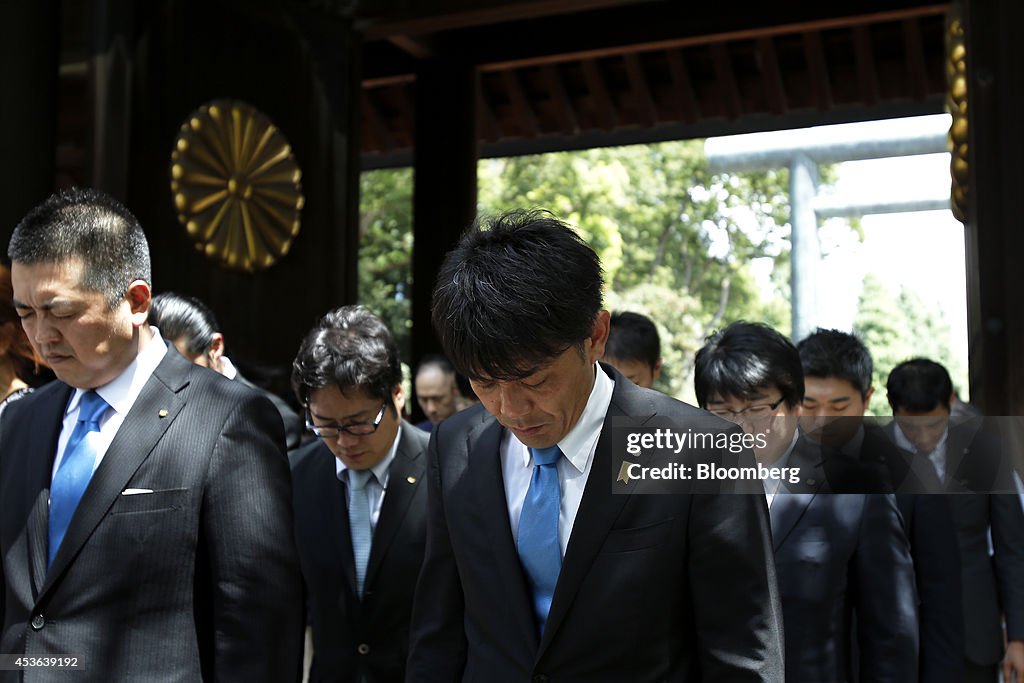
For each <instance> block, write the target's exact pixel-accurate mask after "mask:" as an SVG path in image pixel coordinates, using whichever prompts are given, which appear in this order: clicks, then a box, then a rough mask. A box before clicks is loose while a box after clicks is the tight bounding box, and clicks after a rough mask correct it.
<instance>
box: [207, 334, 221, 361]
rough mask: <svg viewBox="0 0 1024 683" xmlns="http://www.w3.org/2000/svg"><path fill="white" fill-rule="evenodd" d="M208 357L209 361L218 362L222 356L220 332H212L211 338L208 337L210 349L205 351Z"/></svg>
mask: <svg viewBox="0 0 1024 683" xmlns="http://www.w3.org/2000/svg"><path fill="white" fill-rule="evenodd" d="M207 353H208V354H209V356H210V360H212V361H216V362H218V363H219V362H220V359H221V358H222V357H223V356H224V335H223V334H221V333H220V332H214V333H213V336H212V337H210V348H209V350H208V351H207Z"/></svg>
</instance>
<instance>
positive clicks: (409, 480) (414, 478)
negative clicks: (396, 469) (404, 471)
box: [405, 477, 416, 484]
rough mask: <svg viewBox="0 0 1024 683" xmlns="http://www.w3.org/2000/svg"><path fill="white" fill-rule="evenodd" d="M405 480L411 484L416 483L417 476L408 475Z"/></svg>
mask: <svg viewBox="0 0 1024 683" xmlns="http://www.w3.org/2000/svg"><path fill="white" fill-rule="evenodd" d="M405 480H406V481H407V482H409V483H410V484H415V483H416V477H406V478H405Z"/></svg>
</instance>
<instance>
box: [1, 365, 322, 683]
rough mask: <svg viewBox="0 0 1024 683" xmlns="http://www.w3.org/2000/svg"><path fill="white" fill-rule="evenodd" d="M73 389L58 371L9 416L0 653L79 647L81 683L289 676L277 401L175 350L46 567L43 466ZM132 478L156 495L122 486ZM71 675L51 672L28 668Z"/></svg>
mask: <svg viewBox="0 0 1024 683" xmlns="http://www.w3.org/2000/svg"><path fill="white" fill-rule="evenodd" d="M71 392H72V389H71V387H69V386H67V385H66V384H64V383H62V382H53V383H51V384H49V385H47V386H46V387H44V388H42V389H40V390H38V391H36V392H35V393H34V394H33V395H31V396H29V397H27V398H25V399H24V400H22V401H18V402H16V403H14V404H11V406H10V407H9V408H8V410H7V411H6V414H5V415H4V418H3V420H2V422H0V501H2V508H0V509H2V516H0V558H2V575H3V592H2V593H0V608H2V613H3V631H2V634H0V652H4V653H18V654H21V653H24V654H26V655H53V654H72V655H77V656H79V657H81V658H82V659H83V661H84V664H85V668H86V670H85V671H83V672H81V673H79V674H77V675H76V676H75V678H76V680H81V681H103V682H107V681H128V680H161V681H183V682H184V681H188V682H192V681H198V680H202V679H206V680H238V681H268V682H270V681H273V682H274V683H277V682H278V681H286V680H293V679H294V678H295V675H296V673H297V672H298V671H299V667H300V664H301V662H300V655H301V633H302V593H301V576H300V573H299V568H298V562H297V561H296V558H295V546H294V540H293V536H292V523H291V491H290V488H289V477H288V464H287V461H286V459H285V456H284V451H283V449H284V444H283V434H282V432H281V422H280V420H279V419H278V416H277V413H276V412H275V411H274V408H273V406H272V405H271V404H270V402H269V401H267V400H266V399H264V398H262V397H260V396H258V395H256V394H254V393H252V392H251V391H249V390H248V389H246V388H245V387H243V386H242V385H240V384H238V383H236V382H230V381H228V380H227V379H225V378H224V377H221V376H220V375H218V374H217V373H215V372H212V371H210V370H207V369H205V368H201V367H199V366H196V365H193V364H192V363H189V362H188V361H187V360H185V359H184V358H182V357H181V356H180V355H178V353H177V352H176V351H174V350H173V349H171V350H169V351H168V352H167V355H166V356H165V357H164V359H163V361H162V362H161V363H160V365H159V366H158V367H157V368H156V371H155V372H154V373H153V376H152V377H151V378H150V379H149V381H148V382H147V383H146V385H145V386H144V388H143V389H142V393H141V394H139V396H138V398H137V399H136V401H135V404H134V405H133V407H132V409H131V411H130V412H129V413H128V415H127V416H126V417H125V420H124V422H123V424H122V425H121V427H120V428H119V429H118V432H117V435H116V436H115V437H114V440H113V442H112V443H111V444H110V447H109V449H108V450H107V452H106V455H105V456H104V458H103V460H102V462H101V463H100V465H99V467H98V468H97V469H96V472H95V474H94V475H93V477H92V480H91V481H90V483H89V486H88V488H87V489H86V491H85V494H84V495H83V497H82V500H81V502H80V503H79V506H78V509H77V510H76V512H75V515H74V517H73V518H72V520H71V524H70V526H69V527H68V531H67V535H66V536H65V538H64V542H63V543H62V544H61V547H60V550H59V551H58V552H57V556H56V557H55V558H54V562H53V566H52V567H51V568H50V570H49V571H47V568H46V557H47V544H48V538H47V535H48V532H47V523H48V522H47V519H48V497H49V488H50V476H51V470H52V467H53V461H54V457H55V454H56V448H57V439H58V436H59V434H60V430H61V422H62V419H63V414H64V410H65V408H66V406H67V402H68V400H69V398H70V396H71ZM129 488H133V489H148V490H151V491H152V493H147V494H137V495H127V496H126V495H122V491H124V490H125V489H129ZM19 679H20V674H19V673H18V672H0V680H2V681H14V680H19ZM65 679H66V674H63V673H61V672H59V670H57V669H46V670H37V671H35V672H34V675H33V677H32V678H31V680H34V681H50V680H54V681H58V680H59V681H63V680H65Z"/></svg>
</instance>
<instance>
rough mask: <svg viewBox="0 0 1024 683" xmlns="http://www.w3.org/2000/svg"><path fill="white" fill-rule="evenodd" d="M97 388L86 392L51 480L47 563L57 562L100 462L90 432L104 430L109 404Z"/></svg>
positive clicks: (47, 564) (48, 564)
mask: <svg viewBox="0 0 1024 683" xmlns="http://www.w3.org/2000/svg"><path fill="white" fill-rule="evenodd" d="M109 407H110V406H108V405H107V402H106V401H104V400H103V399H102V398H101V397H100V395H99V394H97V393H96V392H95V391H87V392H85V393H84V394H82V400H81V402H80V403H79V406H78V424H76V425H75V429H74V430H73V431H72V432H71V438H69V439H68V443H67V446H65V447H64V457H63V458H62V459H61V461H60V467H58V468H57V473H56V474H55V475H53V481H52V482H51V483H50V551H49V558H48V559H47V563H46V567H47V568H49V567H50V565H51V564H53V558H54V557H55V556H56V555H57V550H58V549H59V548H60V544H61V541H63V540H64V534H65V533H67V530H68V525H69V524H71V518H72V516H74V514H75V509H76V508H77V507H78V501H80V500H81V499H82V494H83V493H85V487H86V486H88V485H89V480H90V479H92V473H93V469H94V467H95V464H96V448H95V446H94V445H93V444H92V443H91V441H90V440H89V439H86V438H85V437H86V435H87V434H89V433H90V432H98V431H100V417H102V415H103V412H104V411H105V410H106V409H107V408H109Z"/></svg>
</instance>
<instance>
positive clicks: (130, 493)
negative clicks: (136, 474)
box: [121, 489, 153, 496]
mask: <svg viewBox="0 0 1024 683" xmlns="http://www.w3.org/2000/svg"><path fill="white" fill-rule="evenodd" d="M144 493H153V489H125V490H124V491H121V495H122V496H138V495H141V494H144Z"/></svg>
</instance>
